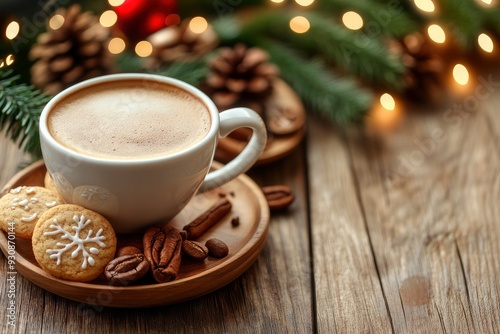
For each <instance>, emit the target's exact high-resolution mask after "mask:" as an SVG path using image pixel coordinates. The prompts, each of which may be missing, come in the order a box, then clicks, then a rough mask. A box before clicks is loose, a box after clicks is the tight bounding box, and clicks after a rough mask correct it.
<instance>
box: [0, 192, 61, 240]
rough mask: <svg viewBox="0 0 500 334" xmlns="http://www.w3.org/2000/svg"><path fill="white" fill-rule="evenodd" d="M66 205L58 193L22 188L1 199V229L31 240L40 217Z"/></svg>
mask: <svg viewBox="0 0 500 334" xmlns="http://www.w3.org/2000/svg"><path fill="white" fill-rule="evenodd" d="M62 203H64V200H63V199H62V197H61V196H60V195H59V194H58V193H57V192H53V191H50V190H48V189H46V188H43V187H27V186H20V187H17V188H14V189H11V190H10V191H9V192H8V193H7V194H5V195H4V196H3V197H2V198H0V228H1V229H2V230H4V231H6V232H7V231H9V232H15V235H16V237H18V238H21V239H31V236H32V235H33V229H34V228H35V225H36V222H37V221H38V219H39V218H40V216H41V215H42V214H43V213H44V212H45V211H47V210H48V209H50V208H52V207H54V206H56V205H59V204H62Z"/></svg>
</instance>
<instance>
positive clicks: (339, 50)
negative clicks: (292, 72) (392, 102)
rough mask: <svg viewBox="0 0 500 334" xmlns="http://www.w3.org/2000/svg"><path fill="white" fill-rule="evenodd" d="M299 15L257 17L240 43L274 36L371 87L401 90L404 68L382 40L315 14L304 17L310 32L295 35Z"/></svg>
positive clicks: (243, 31) (280, 13)
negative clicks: (293, 22)
mask: <svg viewBox="0 0 500 334" xmlns="http://www.w3.org/2000/svg"><path fill="white" fill-rule="evenodd" d="M296 15H297V13H296V12H293V11H288V12H284V11H268V12H266V13H264V14H262V15H255V18H254V19H253V20H251V21H250V22H248V23H246V24H245V25H244V26H243V27H242V29H241V33H240V36H239V37H238V38H237V40H238V39H240V40H241V41H243V42H246V43H250V44H251V43H252V41H253V40H254V39H255V38H256V36H262V37H264V36H271V37H273V38H275V39H277V40H278V41H281V42H286V43H287V44H289V45H292V46H293V47H294V48H295V49H297V50H302V51H304V52H307V53H308V54H310V55H320V56H322V57H323V58H324V59H325V60H326V61H327V62H328V63H330V64H333V65H335V66H336V67H337V69H338V70H341V71H344V72H345V73H348V74H352V75H356V76H358V77H360V78H361V79H364V80H366V81H368V82H369V83H372V84H379V85H384V86H388V87H390V88H393V89H398V88H401V86H402V85H403V79H402V75H403V73H404V70H405V67H404V65H403V64H402V62H401V60H400V59H399V58H397V57H395V56H394V55H391V54H390V52H389V50H388V48H387V47H386V45H384V44H383V43H382V41H381V40H378V39H372V38H369V37H368V36H367V35H365V34H363V33H359V32H355V31H352V30H349V29H347V28H345V27H343V26H340V25H339V24H338V23H335V22H334V21H333V19H332V18H328V17H325V16H323V15H321V14H318V13H313V12H308V13H303V14H302V15H303V16H305V17H306V18H307V19H308V20H309V22H310V29H309V31H307V32H306V33H304V34H296V33H293V32H292V31H291V30H290V28H289V22H290V19H291V18H292V17H294V16H296Z"/></svg>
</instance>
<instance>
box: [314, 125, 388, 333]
mask: <svg viewBox="0 0 500 334" xmlns="http://www.w3.org/2000/svg"><path fill="white" fill-rule="evenodd" d="M310 128H311V129H310V130H309V131H308V133H309V137H308V139H309V140H308V147H307V148H308V151H307V152H308V162H309V164H308V171H309V189H310V194H309V196H310V211H311V213H310V215H311V242H312V256H313V259H314V264H313V268H314V284H315V289H316V291H315V299H316V311H317V320H316V321H317V326H318V332H319V333H388V332H390V331H391V323H390V319H389V315H388V310H387V306H386V301H385V298H384V294H383V291H382V286H381V283H380V278H379V276H378V273H377V268H376V266H375V264H374V257H373V249H372V245H371V240H370V236H369V235H368V234H367V231H366V228H367V227H366V225H365V219H366V217H365V216H364V212H363V207H362V205H361V204H360V202H359V192H361V191H362V190H360V189H359V188H358V184H357V177H356V175H354V171H353V170H352V166H351V157H350V153H349V151H348V150H347V148H346V145H345V142H344V140H343V139H342V137H341V135H340V134H339V132H338V130H337V129H335V128H334V127H332V126H331V125H329V124H328V122H325V121H324V120H323V121H321V120H318V119H313V120H311V123H310ZM312 129H314V130H312Z"/></svg>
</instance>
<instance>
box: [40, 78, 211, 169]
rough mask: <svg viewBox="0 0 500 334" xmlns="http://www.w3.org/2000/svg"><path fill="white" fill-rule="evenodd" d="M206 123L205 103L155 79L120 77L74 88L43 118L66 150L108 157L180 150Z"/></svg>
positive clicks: (149, 155)
mask: <svg viewBox="0 0 500 334" xmlns="http://www.w3.org/2000/svg"><path fill="white" fill-rule="evenodd" d="M210 127H211V119H210V113H209V111H208V109H207V107H206V106H205V104H204V103H203V102H202V101H201V100H200V99H198V98H197V97H196V96H193V95H192V94H190V93H189V92H187V91H185V90H183V89H181V88H178V87H175V86H171V85H169V84H166V83H160V82H158V83H157V82H154V83H151V82H145V81H142V80H133V79H130V80H124V81H117V82H106V83H101V84H97V85H93V86H88V87H85V88H83V89H80V90H78V91H76V92H74V93H72V94H71V95H69V96H67V97H65V98H64V99H62V100H61V101H59V102H58V103H57V104H56V105H55V106H54V108H53V109H52V110H51V112H50V114H49V117H48V128H49V131H50V133H51V135H52V137H53V138H54V139H55V140H56V141H57V142H59V143H60V144H62V145H63V146H66V147H67V148H69V149H70V150H73V151H76V152H79V153H81V154H84V155H88V156H92V157H97V158H105V159H113V160H136V159H149V158H155V157H161V156H167V155H171V154H174V153H177V152H182V151H184V150H186V149H188V148H190V147H192V146H194V145H195V144H196V143H198V142H200V141H201V140H202V139H203V138H204V137H205V136H206V135H207V133H208V131H209V130H210Z"/></svg>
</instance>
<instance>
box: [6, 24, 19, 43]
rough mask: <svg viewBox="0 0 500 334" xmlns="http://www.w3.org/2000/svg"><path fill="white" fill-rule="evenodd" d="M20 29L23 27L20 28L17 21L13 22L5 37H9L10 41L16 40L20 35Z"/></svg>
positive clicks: (8, 27)
mask: <svg viewBox="0 0 500 334" xmlns="http://www.w3.org/2000/svg"><path fill="white" fill-rule="evenodd" d="M20 28H21V27H20V26H19V23H17V22H16V21H12V22H11V23H9V25H8V26H7V28H6V29H5V36H7V38H8V39H14V38H16V37H17V35H18V34H19V30H20Z"/></svg>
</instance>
